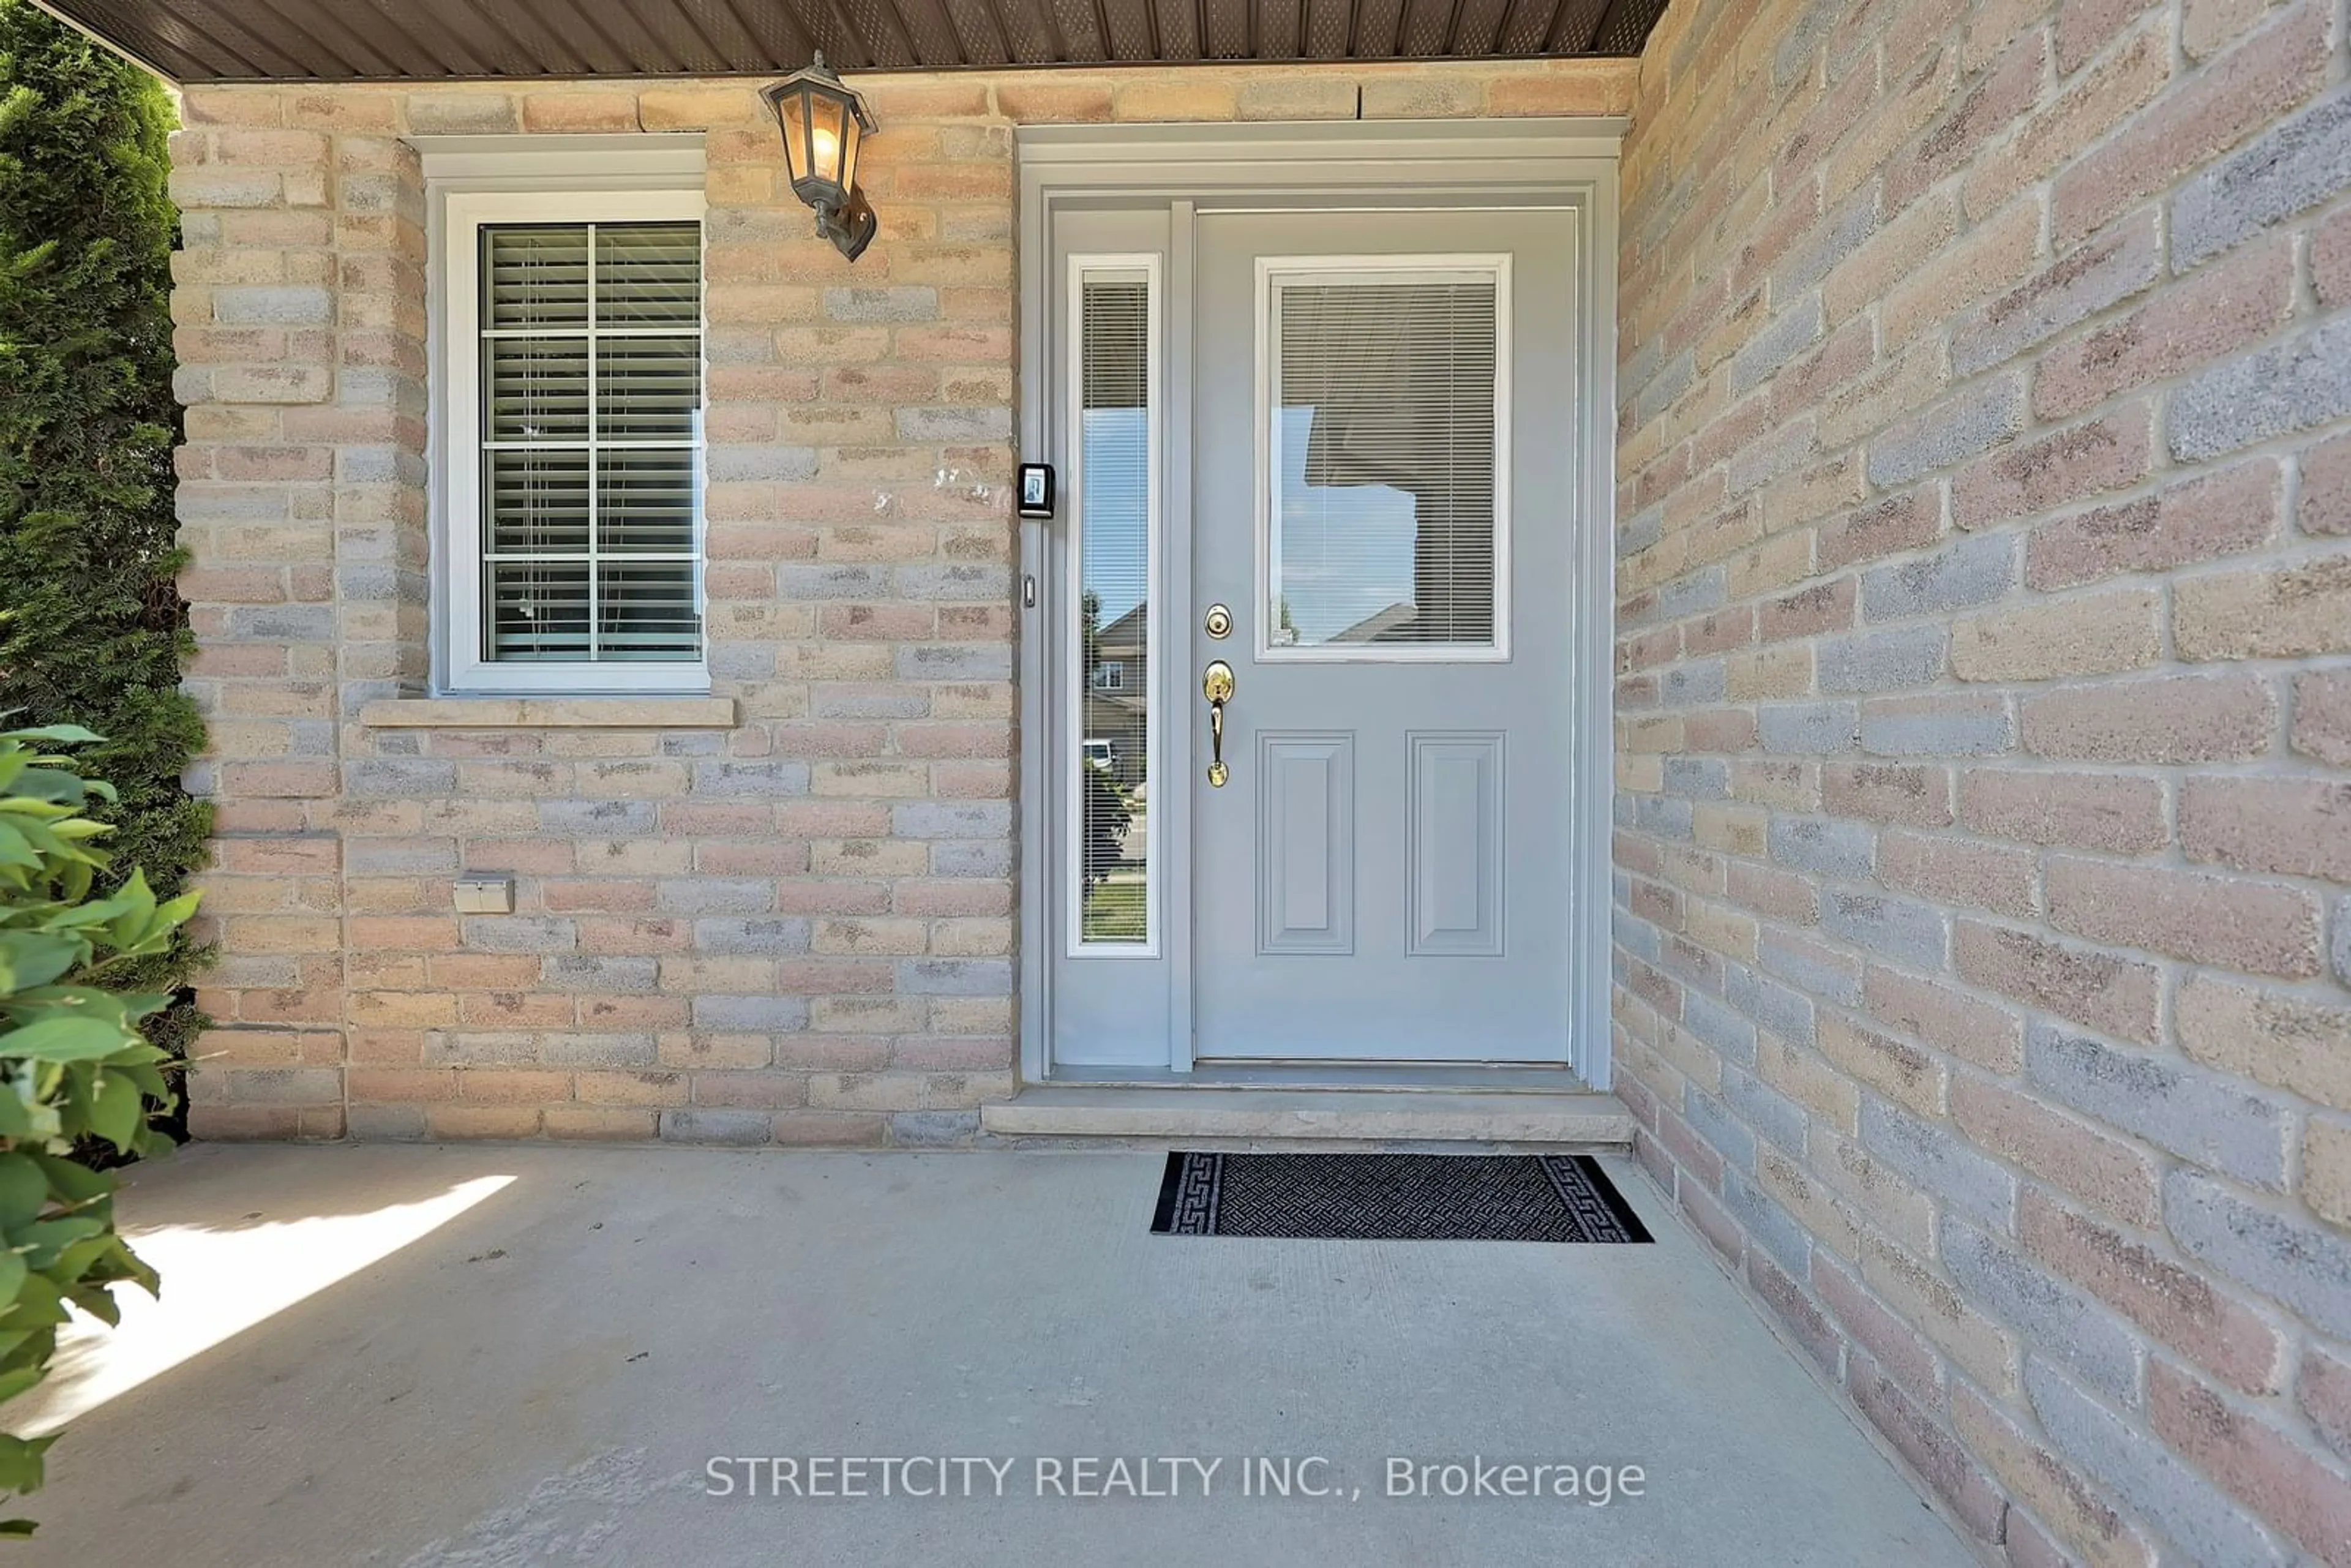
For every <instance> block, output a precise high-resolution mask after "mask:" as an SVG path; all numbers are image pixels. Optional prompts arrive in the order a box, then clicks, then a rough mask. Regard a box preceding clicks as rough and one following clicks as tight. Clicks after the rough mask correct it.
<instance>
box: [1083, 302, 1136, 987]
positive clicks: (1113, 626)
mask: <svg viewBox="0 0 2351 1568" xmlns="http://www.w3.org/2000/svg"><path fill="white" fill-rule="evenodd" d="M1079 306H1080V308H1079V322H1078V350H1079V357H1080V376H1079V381H1080V385H1079V387H1078V394H1079V395H1078V403H1079V414H1078V419H1079V433H1078V434H1079V441H1080V443H1081V446H1080V451H1079V454H1078V484H1077V517H1078V545H1079V554H1080V560H1079V567H1078V574H1079V584H1078V586H1079V603H1078V613H1079V618H1080V619H1079V637H1078V652H1079V658H1080V660H1081V665H1082V667H1081V669H1080V671H1079V673H1078V678H1079V685H1078V690H1079V692H1080V693H1081V694H1082V695H1081V697H1080V699H1079V700H1080V702H1081V704H1082V705H1083V711H1084V729H1085V733H1084V735H1083V736H1082V737H1081V739H1082V740H1083V742H1084V744H1083V746H1082V747H1081V748H1080V752H1079V757H1078V761H1077V767H1078V774H1079V777H1078V800H1079V808H1080V819H1081V821H1080V827H1081V835H1082V838H1083V856H1082V867H1083V883H1082V888H1081V894H1082V901H1083V903H1082V910H1081V917H1080V919H1079V921H1078V923H1077V925H1078V934H1079V940H1080V941H1081V942H1084V943H1113V944H1123V943H1138V942H1144V941H1147V940H1149V938H1150V905H1151V896H1150V886H1151V861H1150V849H1149V844H1150V835H1149V830H1148V818H1149V813H1150V810H1151V752H1150V740H1151V682H1150V647H1151V617H1152V615H1153V613H1154V611H1153V607H1152V604H1151V421H1152V416H1153V410H1152V408H1151V406H1150V403H1151V284H1150V281H1149V279H1148V278H1147V277H1144V276H1142V275H1140V274H1137V273H1134V272H1129V271H1124V270H1120V269H1105V270H1104V271H1102V272H1099V273H1088V274H1087V275H1085V277H1083V278H1082V280H1081V287H1080V290H1079Z"/></svg>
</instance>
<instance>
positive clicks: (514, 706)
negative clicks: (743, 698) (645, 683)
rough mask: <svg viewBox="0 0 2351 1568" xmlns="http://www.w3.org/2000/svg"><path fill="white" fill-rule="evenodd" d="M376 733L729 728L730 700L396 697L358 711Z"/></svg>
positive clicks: (732, 717)
mask: <svg viewBox="0 0 2351 1568" xmlns="http://www.w3.org/2000/svg"><path fill="white" fill-rule="evenodd" d="M360 723H361V724H363V725H367V726H369V727H371V728H375V729H732V728H733V727H735V699H734V698H733V697H695V696H626V697H570V696H545V697H394V698H392V699H391V700H389V701H384V702H371V703H368V704H366V705H365V706H362V707H361V708H360Z"/></svg>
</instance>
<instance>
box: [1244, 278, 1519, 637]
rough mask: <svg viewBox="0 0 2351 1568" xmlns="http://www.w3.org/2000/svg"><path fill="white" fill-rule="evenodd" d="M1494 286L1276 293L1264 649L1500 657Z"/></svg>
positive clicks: (1384, 283) (1316, 285) (1284, 287)
mask: <svg viewBox="0 0 2351 1568" xmlns="http://www.w3.org/2000/svg"><path fill="white" fill-rule="evenodd" d="M1495 289H1496V286H1495V283H1494V281H1493V280H1492V279H1490V278H1486V279H1473V280H1469V281H1449V280H1446V281H1440V280H1437V279H1427V280H1418V279H1411V278H1409V277H1405V278H1397V279H1394V280H1388V279H1376V280H1372V279H1367V280H1364V281H1356V280H1353V279H1348V280H1344V281H1322V280H1312V281H1309V280H1305V279H1300V280H1296V281H1289V280H1280V281H1278V282H1277V284H1276V287H1275V289H1274V293H1273V299H1272V308H1273V317H1274V319H1273V322H1272V324H1271V326H1272V330H1273V332H1274V335H1275V342H1276V345H1277V351H1276V355H1275V360H1274V366H1273V370H1274V396H1273V400H1272V401H1273V407H1272V419H1273V424H1274V427H1273V429H1272V431H1271V432H1270V441H1269V443H1268V451H1269V454H1270V458H1271V463H1272V473H1271V475H1270V476H1269V479H1270V484H1271V485H1272V486H1273V496H1272V501H1273V505H1272V507H1271V508H1270V511H1271V515H1272V528H1271V538H1270V541H1269V549H1268V551H1267V556H1268V568H1269V578H1270V581H1269V585H1268V588H1269V593H1268V598H1269V602H1268V603H1267V604H1266V606H1265V615H1266V625H1267V628H1268V634H1267V637H1266V641H1267V643H1269V644H1270V645H1271V646H1272V647H1275V648H1285V647H1295V648H1312V647H1339V646H1349V645H1363V644H1378V645H1399V644H1402V645H1416V646H1418V647H1420V648H1424V649H1426V648H1431V647H1457V648H1491V647H1493V646H1494V644H1495V630H1496V627H1495V605H1496V599H1497V593H1496V579H1495V570H1496V560H1495V558H1496V549H1495V539H1496V533H1497V528H1498V526H1499V521H1498V517H1497V507H1496V498H1497V483H1496V461H1495V455H1496V431H1497V424H1496V407H1495V404H1496V371H1497V361H1498V353H1497V347H1496V343H1497V340H1496V335H1495V333H1496V309H1495Z"/></svg>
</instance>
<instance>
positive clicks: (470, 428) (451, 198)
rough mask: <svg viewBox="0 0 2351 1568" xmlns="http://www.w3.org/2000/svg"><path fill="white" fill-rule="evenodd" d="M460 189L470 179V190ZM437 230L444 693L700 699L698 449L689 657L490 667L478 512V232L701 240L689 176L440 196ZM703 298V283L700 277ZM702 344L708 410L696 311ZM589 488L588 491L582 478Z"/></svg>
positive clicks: (706, 621) (703, 661) (705, 664)
mask: <svg viewBox="0 0 2351 1568" xmlns="http://www.w3.org/2000/svg"><path fill="white" fill-rule="evenodd" d="M468 183H469V184H470V183H471V182H468ZM434 215H435V218H436V219H437V224H438V227H439V229H440V231H441V232H440V238H439V249H438V256H439V260H440V264H441V269H442V278H443V286H442V287H441V288H440V290H438V295H439V298H440V300H441V302H442V331H441V334H440V340H439V349H440V353H439V362H438V364H437V365H436V366H435V367H434V369H435V370H436V371H437V372H438V374H437V376H436V378H435V380H436V382H437V385H436V387H435V391H436V392H437V393H438V394H439V395H438V396H437V397H436V398H435V400H434V426H435V428H434V446H435V451H436V453H437V455H438V456H439V459H440V461H439V464H438V465H437V466H438V469H439V473H440V482H439V483H438V484H437V485H436V486H434V502H435V505H436V507H437V510H438V512H439V516H438V517H437V519H436V527H435V528H434V543H435V545H436V546H437V547H439V555H440V558H441V559H440V562H439V570H437V571H436V572H435V573H434V580H435V583H436V586H437V587H438V588H439V590H440V591H439V595H438V598H439V601H440V603H439V614H438V616H437V617H436V619H437V620H438V621H439V622H440V630H441V638H440V646H441V649H442V651H443V664H442V679H441V685H442V687H443V689H444V690H446V691H449V692H452V693H464V694H467V695H530V694H543V693H584V692H645V693H706V692H708V691H709V690H710V607H709V601H708V595H707V593H706V592H705V589H704V584H703V573H704V571H705V568H706V565H707V560H708V557H707V552H706V550H705V542H704V527H705V517H704V511H703V507H702V504H701V503H702V497H703V494H704V489H705V486H706V484H707V455H708V451H707V446H706V444H705V440H704V439H697V440H696V442H695V455H694V466H695V517H694V599H695V614H696V616H697V618H698V619H699V621H700V622H701V626H702V655H701V657H699V658H696V659H691V660H687V659H676V660H643V661H639V660H611V661H596V662H590V661H579V662H558V661H553V660H536V659H533V660H492V659H486V658H484V657H483V656H482V616H483V604H482V591H483V582H482V578H483V572H482V548H481V545H482V541H481V527H482V512H481V441H482V434H481V418H482V413H481V332H480V317H481V277H480V272H481V238H480V235H481V230H482V229H483V227H484V226H485V225H499V224H530V223H545V224H559V223H580V224H585V223H616V224H617V223H677V222H692V223H695V224H696V225H703V230H704V245H705V250H706V247H707V246H708V243H709V234H708V227H707V225H706V223H705V217H706V215H707V214H706V203H705V199H704V196H703V192H702V188H701V182H700V180H699V179H698V178H697V179H696V181H695V184H694V185H693V186H692V187H691V188H685V187H681V186H674V185H673V186H667V187H652V186H648V187H646V188H642V189H629V190H610V189H598V190H576V189H574V190H565V189H547V188H539V189H504V190H482V189H461V190H449V191H446V192H444V193H440V200H439V202H438V203H437V204H436V207H435V214H434ZM704 287H705V298H706V294H707V287H708V275H707V270H706V269H705V276H704ZM696 331H697V332H699V333H700V334H701V335H702V340H703V343H704V349H703V357H702V373H703V386H704V394H703V401H704V407H705V410H706V409H707V407H708V404H709V391H708V388H709V373H710V354H709V348H708V342H709V336H708V334H709V318H708V311H707V308H706V307H705V311H704V315H703V319H702V320H701V322H699V323H698V324H697V326H696ZM593 483H594V480H593V476H590V484H591V485H592V484H593Z"/></svg>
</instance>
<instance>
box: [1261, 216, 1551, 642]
mask: <svg viewBox="0 0 2351 1568" xmlns="http://www.w3.org/2000/svg"><path fill="white" fill-rule="evenodd" d="M1277 281H1279V282H1280V283H1282V284H1301V283H1302V284H1310V285H1311V284H1350V283H1366V284H1379V283H1491V284H1492V285H1493V287H1494V641H1493V643H1492V645H1491V646H1489V647H1483V648H1481V647H1479V646H1477V645H1476V644H1475V643H1421V644H1415V643H1312V644H1309V645H1306V646H1302V647H1301V646H1300V645H1298V644H1295V643H1276V642H1274V640H1273V631H1274V627H1273V622H1274V616H1275V610H1274V594H1273V556H1274V549H1275V545H1274V534H1275V532H1276V530H1277V529H1278V528H1279V527H1280V517H1279V515H1278V510H1279V502H1278V501H1277V499H1276V495H1277V492H1278V491H1279V489H1280V471H1279V468H1278V466H1277V465H1279V464H1280V461H1281V457H1280V452H1279V450H1278V448H1279V444H1280V442H1279V435H1278V433H1277V426H1276V422H1275V419H1274V413H1273V397H1274V386H1273V382H1274V377H1275V369H1276V366H1277V365H1278V364H1279V362H1280V352H1281V345H1280V332H1281V323H1280V321H1279V320H1278V319H1275V316H1274V310H1273V294H1274V287H1275V284H1276V282H1277ZM1511 333H1512V323H1511V320H1510V254H1509V253H1508V252H1494V253H1490V254H1487V253H1468V252H1465V253H1463V254H1460V255H1457V256H1442V255H1439V256H1259V257H1258V261H1257V474H1256V480H1255V484H1256V489H1257V611H1256V613H1255V615H1254V616H1253V617H1252V619H1253V620H1254V621H1255V622H1257V639H1256V640H1257V649H1256V653H1257V658H1258V660H1259V662H1260V663H1262V664H1509V663H1510V527H1511V517H1510V429H1511V420H1512V417H1513V416H1512V413H1511V411H1510V384H1511V371H1510V340H1511Z"/></svg>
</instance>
